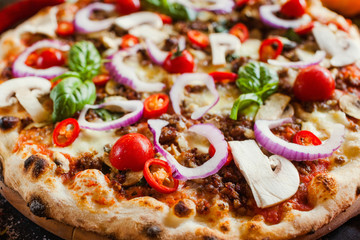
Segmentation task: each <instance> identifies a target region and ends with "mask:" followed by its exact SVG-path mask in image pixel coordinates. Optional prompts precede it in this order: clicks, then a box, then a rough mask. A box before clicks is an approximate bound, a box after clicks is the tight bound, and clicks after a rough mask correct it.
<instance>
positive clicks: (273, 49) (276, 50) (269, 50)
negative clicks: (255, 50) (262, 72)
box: [259, 38, 284, 62]
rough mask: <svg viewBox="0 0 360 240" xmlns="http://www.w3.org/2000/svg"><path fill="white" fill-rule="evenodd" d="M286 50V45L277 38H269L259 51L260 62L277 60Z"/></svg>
mask: <svg viewBox="0 0 360 240" xmlns="http://www.w3.org/2000/svg"><path fill="white" fill-rule="evenodd" d="M283 48H284V44H283V43H282V42H281V41H280V40H279V39H277V38H268V39H266V40H264V41H263V42H262V43H261V46H260V49H259V55H260V61H263V62H266V61H267V60H268V59H275V58H277V57H278V56H279V55H280V54H281V52H282V50H283Z"/></svg>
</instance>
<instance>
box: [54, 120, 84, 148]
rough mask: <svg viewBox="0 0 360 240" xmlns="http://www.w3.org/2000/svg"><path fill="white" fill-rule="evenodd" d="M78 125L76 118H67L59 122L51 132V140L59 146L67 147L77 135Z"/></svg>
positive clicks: (78, 131)
mask: <svg viewBox="0 0 360 240" xmlns="http://www.w3.org/2000/svg"><path fill="white" fill-rule="evenodd" d="M79 133H80V126H79V123H78V121H77V120H76V119H74V118H68V119H65V120H63V121H61V122H59V123H58V124H57V125H56V127H55V129H54V132H53V142H54V144H55V145H57V146H59V147H67V146H69V145H70V144H72V143H73V142H74V141H75V139H76V138H77V137H78V136H79Z"/></svg>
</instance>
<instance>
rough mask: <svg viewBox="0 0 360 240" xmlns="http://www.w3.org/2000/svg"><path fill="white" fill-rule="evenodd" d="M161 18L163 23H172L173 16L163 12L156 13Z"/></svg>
mask: <svg viewBox="0 0 360 240" xmlns="http://www.w3.org/2000/svg"><path fill="white" fill-rule="evenodd" d="M156 14H157V15H158V16H159V17H160V18H161V21H162V22H163V24H172V21H173V20H172V18H171V17H170V16H168V15H165V14H162V13H156Z"/></svg>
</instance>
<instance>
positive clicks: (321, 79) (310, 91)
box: [293, 65, 335, 101]
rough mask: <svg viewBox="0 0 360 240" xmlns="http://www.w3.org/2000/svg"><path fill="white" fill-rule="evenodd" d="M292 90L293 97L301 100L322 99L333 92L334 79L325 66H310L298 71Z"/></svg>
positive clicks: (327, 97)
mask: <svg viewBox="0 0 360 240" xmlns="http://www.w3.org/2000/svg"><path fill="white" fill-rule="evenodd" d="M293 90H294V94H295V97H297V98H298V99H300V100H302V101H322V100H326V99H329V98H330V97H331V95H332V94H333V93H334V91H335V81H334V79H333V77H332V76H331V73H330V71H329V70H327V69H326V68H324V67H321V66H319V65H316V66H310V67H307V68H304V69H302V70H301V71H300V72H299V74H298V76H297V77H296V80H295V83H294V87H293Z"/></svg>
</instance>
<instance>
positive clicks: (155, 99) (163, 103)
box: [144, 93, 170, 118]
mask: <svg viewBox="0 0 360 240" xmlns="http://www.w3.org/2000/svg"><path fill="white" fill-rule="evenodd" d="M169 102H170V100H169V97H168V95H166V94H164V93H158V94H154V95H151V96H150V97H148V98H146V99H145V101H144V118H157V117H160V116H161V115H162V114H164V113H166V112H167V110H168V107H169Z"/></svg>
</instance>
